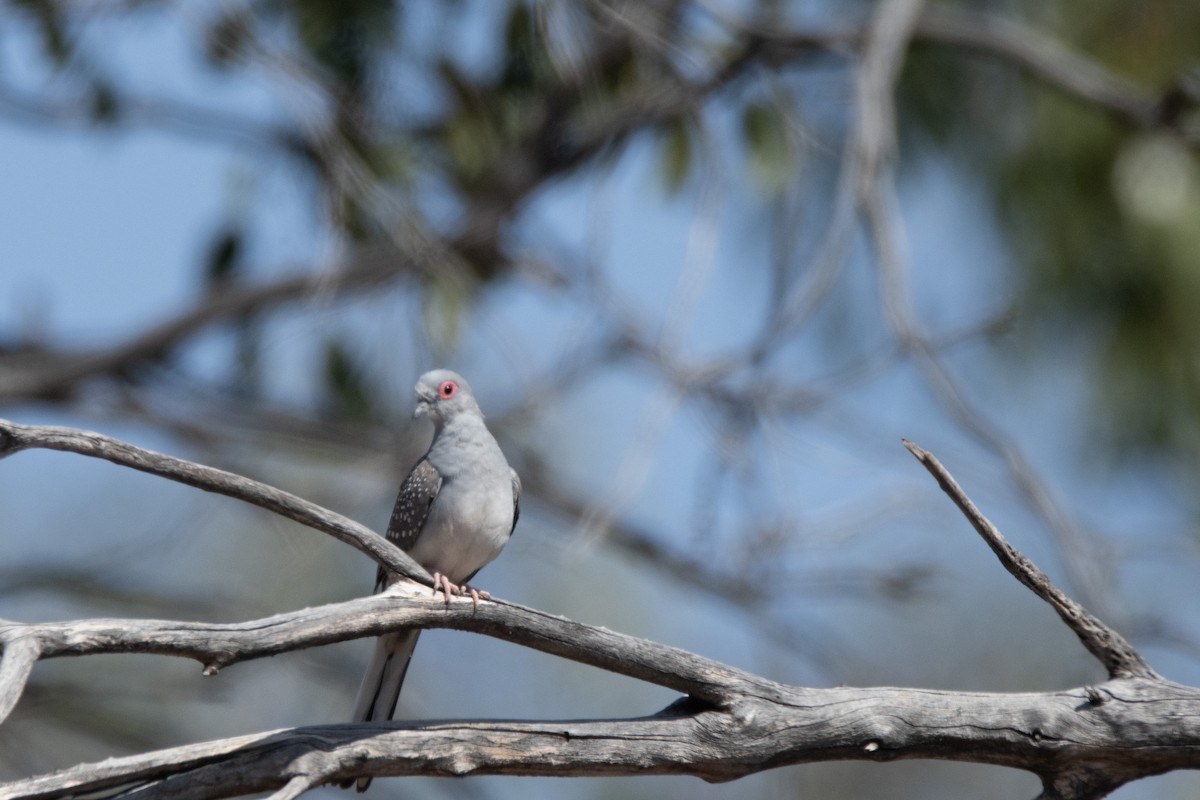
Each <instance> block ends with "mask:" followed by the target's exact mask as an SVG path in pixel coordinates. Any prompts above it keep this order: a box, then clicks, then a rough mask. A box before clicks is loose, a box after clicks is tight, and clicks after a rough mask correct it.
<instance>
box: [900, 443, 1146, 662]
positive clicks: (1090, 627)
mask: <svg viewBox="0 0 1200 800" xmlns="http://www.w3.org/2000/svg"><path fill="white" fill-rule="evenodd" d="M904 446H905V447H907V448H908V451H909V452H910V453H912V454H913V455H914V456H916V457H917V460H918V461H920V462H921V463H922V464H924V465H925V469H927V470H929V473H930V474H931V475H933V477H934V478H936V479H937V482H938V485H939V486H941V487H942V491H944V492H945V493H946V494H947V495H949V496H950V499H951V500H953V501H954V504H955V505H956V506H958V508H959V510H960V511H962V512H963V515H964V516H966V518H967V519H968V520H970V522H971V524H972V525H973V526H975V530H977V531H979V535H980V536H982V537H983V540H984V541H985V542H987V545H988V547H990V548H992V552H994V553H995V554H996V557H997V558H999V559H1000V563H1001V564H1003V565H1004V568H1005V569H1006V570H1008V571H1009V572H1010V573H1011V574H1012V575H1013V577H1015V578H1016V579H1017V580H1019V581H1020V582H1021V583H1022V584H1024V585H1025V586H1026V587H1028V588H1029V589H1030V591H1032V592H1033V593H1034V594H1036V595H1037V596H1038V597H1040V598H1042V599H1043V600H1045V601H1046V602H1047V603H1049V604H1050V607H1051V608H1053V609H1054V610H1055V611H1056V612H1058V616H1059V617H1061V618H1062V621H1063V622H1065V623H1066V624H1067V627H1068V628H1070V629H1071V630H1073V631H1074V632H1075V635H1076V636H1078V637H1079V641H1081V642H1083V646H1084V647H1086V648H1087V649H1088V652H1089V653H1091V654H1092V655H1094V656H1095V657H1096V658H1097V659H1099V661H1100V663H1101V664H1103V665H1104V668H1105V669H1107V670H1108V675H1109V677H1110V678H1158V677H1159V675H1158V673H1157V672H1155V671H1154V670H1153V669H1151V667H1150V665H1149V664H1147V663H1146V660H1145V659H1143V658H1142V656H1141V654H1140V653H1138V652H1137V650H1135V649H1134V648H1133V646H1132V645H1131V644H1129V642H1127V641H1126V640H1125V637H1123V636H1122V635H1121V634H1119V633H1117V632H1116V631H1115V630H1113V629H1112V628H1110V627H1109V626H1108V625H1106V624H1105V623H1104V622H1103V621H1101V620H1100V619H1099V618H1098V617H1096V616H1095V615H1094V614H1092V613H1091V612H1089V611H1088V610H1087V609H1085V608H1084V607H1083V606H1081V605H1080V604H1079V603H1077V602H1075V601H1074V600H1072V599H1071V598H1070V597H1067V596H1066V594H1064V593H1063V592H1062V590H1061V589H1059V588H1058V587H1057V586H1055V585H1054V584H1053V583H1051V582H1050V579H1049V578H1048V577H1046V573H1044V572H1042V571H1041V570H1040V569H1038V567H1037V565H1036V564H1034V563H1033V562H1032V561H1030V560H1029V559H1028V558H1026V557H1025V556H1024V555H1022V554H1021V553H1020V552H1018V551H1017V549H1016V548H1014V547H1013V546H1012V545H1010V544H1009V543H1008V541H1007V540H1006V539H1005V538H1004V536H1002V535H1001V533H1000V531H999V530H997V528H996V526H995V525H993V524H992V523H991V521H989V520H988V518H987V517H985V516H984V515H983V514H982V513H981V512H980V511H979V509H978V508H976V507H975V504H974V503H972V502H971V499H970V498H969V497H967V495H966V493H964V492H963V490H962V488H961V487H960V486H959V485H958V483H957V482H956V481H955V480H954V477H953V476H951V475H950V473H949V472H947V470H946V468H945V467H943V466H942V464H941V462H940V461H938V460H937V458H936V457H934V455H933V454H932V453H930V452H928V451H926V450H922V449H921V448H920V447H918V446H917V445H915V444H913V443H912V442H910V441H908V440H907V439H906V440H905V441H904Z"/></svg>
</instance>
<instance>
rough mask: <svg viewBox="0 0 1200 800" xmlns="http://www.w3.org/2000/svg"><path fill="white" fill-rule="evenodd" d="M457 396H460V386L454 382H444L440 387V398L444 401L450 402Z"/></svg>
mask: <svg viewBox="0 0 1200 800" xmlns="http://www.w3.org/2000/svg"><path fill="white" fill-rule="evenodd" d="M456 394H458V384H457V383H455V382H454V381H444V382H443V383H442V385H441V386H439V387H438V396H440V397H441V398H442V399H443V400H449V399H450V398H451V397H454V395H456Z"/></svg>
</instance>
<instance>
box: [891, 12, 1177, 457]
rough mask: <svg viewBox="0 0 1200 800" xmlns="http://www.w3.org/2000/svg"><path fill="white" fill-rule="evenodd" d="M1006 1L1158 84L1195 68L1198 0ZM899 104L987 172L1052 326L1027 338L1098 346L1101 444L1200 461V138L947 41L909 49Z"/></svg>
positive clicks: (1026, 276)
mask: <svg viewBox="0 0 1200 800" xmlns="http://www.w3.org/2000/svg"><path fill="white" fill-rule="evenodd" d="M1008 10H1009V12H1010V13H1012V14H1013V15H1014V17H1016V18H1018V19H1023V20H1026V21H1028V23H1029V24H1031V25H1032V26H1034V27H1036V28H1038V29H1039V30H1041V31H1042V32H1044V33H1046V34H1048V35H1050V36H1052V37H1054V38H1055V39H1058V40H1059V41H1061V42H1063V43H1064V44H1066V45H1067V46H1068V47H1070V48H1071V49H1073V50H1075V51H1076V52H1079V53H1081V54H1084V55H1085V56H1087V57H1089V58H1091V59H1094V60H1095V61H1096V62H1097V63H1099V64H1102V65H1104V66H1105V67H1107V68H1109V69H1110V70H1111V71H1112V72H1113V73H1114V74H1116V75H1120V76H1125V77H1126V78H1129V79H1132V80H1133V81H1135V82H1136V83H1139V84H1140V85H1141V86H1142V87H1144V88H1145V89H1146V90H1148V91H1149V92H1150V93H1151V94H1152V95H1154V96H1159V97H1161V96H1166V95H1167V93H1168V92H1169V91H1170V88H1171V86H1172V84H1173V83H1174V82H1175V81H1176V80H1178V79H1179V78H1180V75H1181V72H1182V71H1183V70H1187V69H1188V68H1195V67H1196V66H1197V65H1200V39H1198V38H1197V36H1196V32H1197V31H1200V4H1197V3H1194V2H1189V0H1152V2H1147V3H1137V4H1130V3H1122V2H1115V1H1109V0H1102V1H1101V2H1096V3H1089V4H1087V8H1086V13H1079V12H1081V11H1082V8H1077V9H1072V8H1069V7H1068V6H1067V5H1065V4H1041V3H1020V4H1010V9H1008ZM899 107H900V108H901V109H902V111H903V113H904V114H905V125H906V130H907V132H908V133H909V134H910V140H909V141H910V142H912V141H913V140H914V139H915V140H916V141H920V140H921V139H922V138H923V139H924V140H925V141H928V142H930V143H932V144H933V146H935V147H938V148H939V149H942V150H944V151H945V152H948V153H951V154H953V155H954V156H955V157H956V158H957V160H958V162H959V163H960V165H961V166H962V167H963V168H965V169H967V170H969V171H971V172H973V173H974V174H975V175H976V176H977V177H978V179H980V180H982V181H985V182H986V183H987V184H988V186H989V191H990V192H991V194H992V196H993V197H994V198H995V204H996V208H997V211H998V214H999V218H1000V219H1001V220H1002V221H1003V222H1004V224H1005V225H1006V226H1007V229H1008V236H1007V237H1006V238H1007V241H1008V242H1010V243H1011V246H1012V247H1013V250H1014V255H1015V256H1016V260H1017V263H1018V264H1019V265H1020V266H1021V268H1022V271H1021V274H1020V275H1019V276H1018V286H1019V291H1020V293H1021V294H1023V295H1024V297H1023V299H1022V300H1021V301H1020V302H1019V303H1018V305H1019V307H1021V308H1024V309H1026V311H1027V313H1029V314H1031V315H1033V316H1034V318H1035V320H1034V324H1035V326H1036V327H1038V328H1039V329H1040V330H1041V331H1042V333H1041V334H1038V335H1035V336H1032V337H1030V338H1027V339H1026V340H1025V341H1024V342H1023V344H1024V346H1025V347H1026V348H1029V347H1032V348H1040V347H1049V348H1053V347H1054V346H1055V343H1056V342H1057V341H1060V340H1061V339H1060V337H1064V336H1065V337H1069V338H1070V339H1071V340H1072V341H1076V342H1077V341H1079V340H1081V339H1082V340H1084V341H1086V342H1088V343H1089V346H1088V347H1087V348H1086V349H1087V350H1089V351H1090V355H1091V357H1092V358H1094V362H1095V363H1094V369H1093V370H1092V374H1093V375H1094V376H1095V377H1094V380H1093V384H1092V385H1093V396H1094V407H1093V408H1091V409H1087V410H1086V412H1085V414H1084V415H1083V416H1084V417H1085V418H1087V419H1089V420H1091V421H1092V423H1093V425H1094V427H1095V434H1096V436H1097V439H1098V440H1099V441H1101V442H1103V443H1104V445H1105V447H1104V448H1102V449H1104V450H1105V451H1106V452H1108V453H1110V454H1111V455H1112V456H1113V457H1116V458H1120V457H1125V456H1129V455H1133V454H1137V453H1148V452H1152V451H1153V452H1160V453H1166V454H1168V455H1170V456H1177V457H1183V458H1185V459H1187V460H1189V461H1191V460H1195V459H1196V458H1197V454H1200V314H1197V313H1196V309H1197V308H1200V246H1198V245H1200V160H1198V158H1197V152H1196V148H1195V147H1194V146H1189V145H1188V144H1186V143H1185V142H1183V141H1181V140H1180V139H1177V138H1175V137H1173V136H1171V135H1169V134H1167V133H1158V132H1153V133H1152V132H1142V131H1137V130H1133V129H1131V128H1130V127H1129V126H1128V125H1127V124H1125V123H1123V122H1119V121H1117V120H1115V119H1113V118H1112V117H1111V116H1109V115H1108V114H1107V113H1105V112H1104V111H1103V110H1100V109H1097V108H1095V107H1092V106H1090V105H1087V104H1085V103H1083V102H1082V101H1080V100H1077V99H1075V98H1068V97H1065V96H1064V95H1062V94H1061V93H1059V92H1058V91H1056V90H1055V89H1052V88H1049V87H1047V86H1046V84H1045V83H1044V82H1043V81H1040V80H1038V79H1036V78H1032V77H1029V76H1021V75H1019V73H1017V72H1016V70H1014V69H1013V68H1012V67H1011V66H1009V65H1005V64H999V63H997V62H996V61H995V60H993V59H990V58H983V57H980V56H976V55H971V54H964V53H962V52H952V51H947V50H944V49H940V48H937V47H920V48H917V51H916V53H915V54H914V56H913V58H911V59H910V61H909V63H908V65H907V67H906V71H905V76H904V83H903V86H902V100H901V102H900V103H899ZM1185 113H1187V114H1190V119H1189V120H1188V122H1187V124H1190V125H1196V124H1197V123H1200V116H1198V115H1197V114H1196V109H1195V108H1191V109H1189V110H1188V111H1186V112H1185ZM914 134H915V136H914ZM1025 353H1026V354H1028V350H1025Z"/></svg>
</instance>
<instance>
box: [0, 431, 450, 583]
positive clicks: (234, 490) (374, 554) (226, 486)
mask: <svg viewBox="0 0 1200 800" xmlns="http://www.w3.org/2000/svg"><path fill="white" fill-rule="evenodd" d="M31 448H42V449H46V450H62V451H65V452H69V453H78V454H79V455H84V456H89V457H92V458H101V459H104V460H105V461H111V462H112V463H114V464H120V465H121V466H125V467H130V468H132V469H136V470H138V471H139V472H148V473H150V474H151V475H157V476H159V477H161V478H169V479H170V480H173V481H177V482H179V483H183V484H187V485H188V486H193V487H195V488H197V489H203V490H204V491H206V492H213V493H215V494H223V495H225V496H226V497H233V498H235V499H238V500H242V501H245V502H247V503H250V504H251V505H255V506H258V507H259V508H265V509H266V510H268V511H272V512H274V513H276V514H279V515H280V516H282V517H287V518H288V519H290V520H294V521H296V522H299V523H300V524H301V525H307V526H308V527H310V528H313V529H315V530H318V531H321V532H322V533H327V534H329V535H330V536H333V537H334V538H336V539H339V540H340V541H343V542H345V543H346V544H348V545H350V546H351V547H353V548H355V549H356V550H359V551H360V552H362V553H364V554H366V555H368V556H370V557H371V558H372V559H374V560H375V561H376V562H378V563H379V564H381V565H383V566H384V567H386V568H388V569H391V570H393V571H395V572H397V573H399V574H401V575H404V576H405V577H408V578H411V579H413V580H416V581H419V582H422V583H426V584H428V585H432V584H433V578H432V577H431V576H430V575H429V573H427V572H426V571H425V570H424V569H423V568H422V567H421V565H419V564H418V563H417V562H415V561H413V560H412V558H411V557H410V556H409V555H408V554H407V553H405V552H404V551H403V550H401V549H400V548H398V547H396V546H395V545H394V544H392V543H391V542H389V541H388V540H387V539H385V538H384V537H382V536H379V535H378V534H376V533H375V532H374V531H372V530H371V529H370V528H367V527H366V526H365V525H362V524H360V523H358V522H355V521H354V520H352V519H349V518H347V517H344V516H342V515H341V514H337V513H335V512H333V511H330V510H329V509H327V508H322V507H321V506H318V505H317V504H316V503H312V502H309V501H308V500H305V499H304V498H302V497H297V496H296V495H294V494H290V493H288V492H285V491H283V490H282V489H276V488H275V487H273V486H268V485H267V484H265V483H261V482H259V481H256V480H252V479H250V478H246V477H243V476H241V475H237V474H235V473H232V472H226V471H225V470H220V469H215V468H213V467H206V466H204V465H202V464H196V463H194V462H191V461H186V460H184V459H182V458H175V457H174V456H168V455H164V454H162V453H156V452H154V451H153V450H146V449H144V448H141V447H137V446H136V445H132V444H129V443H128V442H123V441H121V440H120V439H114V438H113V437H111V436H105V435H104V434H102V433H93V432H91V431H81V430H78V429H75V428H61V427H53V426H42V425H19V424H17V423H15V422H9V421H8V420H5V419H0V458H3V457H6V456H9V455H12V454H13V453H17V452H20V451H21V450H27V449H31Z"/></svg>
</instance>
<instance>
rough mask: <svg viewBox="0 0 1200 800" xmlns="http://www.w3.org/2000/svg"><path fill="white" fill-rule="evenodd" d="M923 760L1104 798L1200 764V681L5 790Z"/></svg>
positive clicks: (399, 732)
mask: <svg viewBox="0 0 1200 800" xmlns="http://www.w3.org/2000/svg"><path fill="white" fill-rule="evenodd" d="M913 758H936V759H950V760H955V761H971V762H976V763H983V764H997V765H1002V766H1010V767H1019V768H1022V769H1027V770H1030V771H1033V772H1035V773H1038V774H1040V775H1043V776H1047V794H1045V795H1044V796H1045V797H1048V798H1049V797H1063V798H1078V797H1095V796H1099V795H1098V794H1097V793H1096V791H1097V789H1098V788H1100V789H1101V790H1102V791H1108V790H1111V789H1112V788H1115V786H1117V785H1120V784H1121V783H1124V782H1126V781H1128V780H1130V779H1132V778H1135V777H1142V776H1145V775H1153V774H1158V773H1161V772H1166V771H1168V770H1172V769H1184V768H1197V767H1200V691H1197V690H1196V689H1193V688H1191V687H1185V686H1178V685H1175V684H1172V683H1169V682H1166V681H1162V680H1151V679H1144V678H1131V679H1122V680H1113V681H1109V682H1107V683H1105V684H1102V685H1100V686H1097V687H1088V688H1081V689H1073V690H1068V691H1063V692H1048V693H1041V694H983V693H964V692H941V691H932V690H924V689H902V688H850V687H841V688H835V689H800V688H789V689H787V690H786V691H785V692H784V693H783V694H782V695H781V696H780V697H779V698H778V699H774V700H768V699H764V698H761V697H750V696H747V697H744V698H742V699H740V700H738V701H736V702H734V703H733V704H731V705H730V706H729V707H728V708H726V709H720V710H718V709H714V708H712V707H710V706H707V705H705V704H701V703H698V702H694V701H684V702H681V703H677V704H675V705H673V706H672V707H670V708H668V709H665V710H664V711H663V712H662V713H660V714H658V715H655V716H653V717H647V718H641V719H627V720H604V721H576V720H569V721H561V722H558V721H551V722H523V721H461V722H459V721H455V722H421V723H388V724H378V723H377V724H370V725H330V726H314V727H307V728H295V729H291V730H280V731H270V732H267V733H263V734H260V735H256V736H240V737H234V738H231V739H222V740H217V741H212V742H204V743H200V744H193V745H186V746H183V747H176V748H171V749H168V750H160V751H156V752H152V753H145V754H141V755H137V756H130V757H127V758H118V759H109V760H107V761H103V762H100V763H97V764H85V765H80V766H77V767H72V768H70V769H67V770H63V771H61V772H57V773H52V774H49V775H44V776H40V777H37V778H32V779H29V780H25V781H17V782H13V783H9V784H7V785H3V786H0V798H3V799H4V800H33V798H62V797H70V796H72V795H74V794H80V793H83V792H89V791H99V790H103V789H106V788H112V787H116V786H121V785H124V784H128V783H130V782H145V781H161V782H159V783H155V784H154V785H152V786H148V787H147V788H145V789H143V790H142V791H141V792H139V794H138V796H139V797H145V798H158V797H162V798H196V799H197V800H200V799H201V798H215V797H228V796H231V795H235V794H242V793H247V792H261V791H271V790H274V789H279V788H281V787H284V786H286V785H288V784H289V783H290V782H295V784H299V783H300V781H296V779H297V778H303V779H304V781H305V782H307V783H308V784H309V785H316V784H320V783H325V782H333V781H338V780H341V779H345V778H351V777H354V776H355V775H357V774H359V773H360V772H366V773H371V774H374V775H544V776H553V775H559V776H562V775H576V776H584V775H644V774H660V775H666V774H687V775H695V776H698V777H701V778H703V779H705V780H708V781H727V780H733V779H735V778H738V777H741V776H743V775H746V774H749V773H752V772H757V771H760V770H763V769H769V768H773V767H780V766H785V765H789V764H803V763H810V762H817V761H831V760H862V761H892V760H896V759H913ZM1052 785H1053V786H1052ZM1053 787H1057V788H1053Z"/></svg>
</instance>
